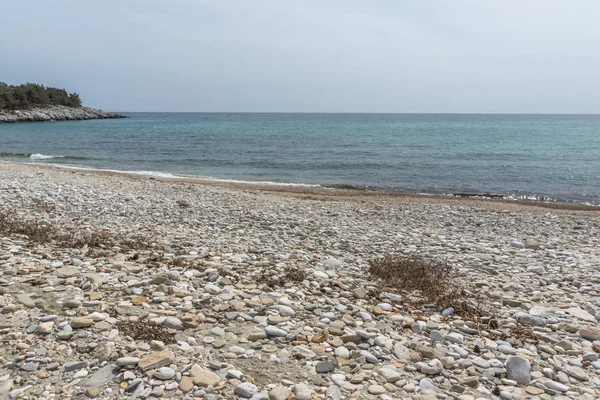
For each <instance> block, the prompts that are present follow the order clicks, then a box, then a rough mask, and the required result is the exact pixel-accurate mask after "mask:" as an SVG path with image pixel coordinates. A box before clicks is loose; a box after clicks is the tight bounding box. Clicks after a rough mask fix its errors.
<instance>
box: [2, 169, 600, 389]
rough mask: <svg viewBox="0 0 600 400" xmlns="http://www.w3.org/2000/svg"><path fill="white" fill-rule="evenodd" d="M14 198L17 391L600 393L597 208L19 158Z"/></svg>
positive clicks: (9, 253) (5, 181) (5, 182)
mask: <svg viewBox="0 0 600 400" xmlns="http://www.w3.org/2000/svg"><path fill="white" fill-rule="evenodd" d="M0 204H1V209H0V210H1V211H2V213H0V231H1V230H2V229H4V232H5V233H0V238H1V240H0V267H1V268H0V308H1V310H2V313H3V319H4V321H3V324H2V326H1V327H0V331H1V333H2V334H3V335H4V337H6V338H7V341H6V343H5V345H4V346H2V347H1V348H0V357H2V358H3V359H4V360H9V361H7V362H6V363H5V366H6V367H5V369H4V370H3V371H4V372H2V374H1V375H2V376H3V378H2V379H3V381H1V382H0V396H3V395H4V394H8V393H10V394H11V396H13V397H15V398H16V397H18V396H19V395H20V394H22V393H24V392H26V395H33V396H35V395H38V394H40V393H42V392H43V391H44V390H47V391H50V392H52V393H55V394H56V395H57V397H60V398H63V397H64V398H68V397H71V398H84V397H86V396H87V397H93V398H106V399H109V398H115V397H118V398H128V397H130V396H134V397H159V398H165V399H181V398H186V396H187V397H189V398H191V397H192V395H193V397H198V398H202V397H206V396H205V395H206V393H207V391H209V392H211V393H213V394H214V395H215V398H224V399H225V398H226V399H230V398H234V397H235V396H237V397H242V398H250V397H252V395H253V394H256V393H261V396H262V397H259V398H268V396H271V398H275V399H286V398H288V397H289V394H291V393H294V394H295V396H296V398H298V399H305V400H309V399H311V398H319V399H325V398H327V397H329V398H331V399H336V400H340V399H341V398H342V393H343V394H344V396H345V397H346V398H365V399H376V398H412V397H414V396H418V398H438V397H441V396H442V395H444V397H447V396H446V394H447V393H457V392H460V393H461V394H462V395H463V397H464V396H469V397H464V398H470V399H473V398H490V397H492V395H493V393H494V392H495V391H496V390H501V391H502V392H507V393H510V394H511V398H515V399H517V398H525V397H527V396H529V395H532V394H536V395H540V394H547V395H548V397H549V396H560V395H563V394H564V393H570V394H574V395H573V396H570V397H579V398H584V399H593V398H594V397H597V396H598V395H599V394H600V387H599V386H598V385H597V384H596V383H595V382H596V379H597V378H596V377H597V374H598V373H599V372H600V363H598V362H596V361H598V358H597V354H596V352H597V350H598V349H599V348H600V330H598V329H597V325H598V321H599V320H600V312H599V311H598V310H597V307H598V306H597V299H598V296H600V280H599V279H598V278H597V277H595V275H594V273H593V271H596V270H597V269H598V268H600V236H599V235H598V232H600V214H599V213H597V212H595V211H581V210H572V209H548V208H544V207H540V205H539V204H535V203H534V204H528V205H523V204H513V203H511V202H506V201H500V200H481V199H464V198H457V199H449V198H443V197H430V196H416V195H413V196H402V195H394V196H392V195H389V194H381V193H371V192H365V191H355V190H348V189H328V188H312V187H303V188H298V187H273V186H255V185H250V184H240V183H232V182H229V183H227V182H216V181H205V182H200V181H197V180H190V181H187V180H186V181H182V180H176V179H172V178H153V179H150V178H148V177H144V176H140V175H135V174H129V175H127V174H122V173H116V172H111V171H104V172H102V171H85V170H67V169H63V168H57V167H55V166H48V165H27V164H16V163H4V162H2V163H0ZM44 232H49V236H48V234H45V233H44ZM385 254H394V255H397V256H408V255H414V254H418V255H421V256H422V257H423V259H425V260H440V262H443V263H445V265H447V266H451V267H452V268H453V271H454V272H453V273H454V274H455V279H454V280H452V281H451V283H452V285H456V287H457V288H460V289H462V290H463V292H462V293H463V297H464V301H465V302H466V303H460V304H470V305H471V307H473V308H474V309H475V307H477V308H476V310H478V311H477V313H475V314H472V313H470V312H466V313H465V310H461V309H458V308H456V309H455V308H446V307H445V306H444V307H441V305H440V304H436V303H430V302H423V301H422V296H423V295H424V294H423V293H422V292H420V291H414V290H408V289H407V288H404V287H399V286H394V285H390V282H386V281H384V280H382V279H380V278H378V277H377V276H375V275H372V274H371V269H370V265H371V262H372V261H373V260H376V259H379V258H381V257H383V256H384V255H385ZM419 276H420V275H419ZM442 278H443V276H441V275H440V276H438V275H435V276H433V277H432V278H430V279H433V280H434V284H435V285H436V287H437V284H438V283H440V284H442V283H443V282H442V281H441V279H442ZM480 305H481V308H480ZM467 311H468V309H467ZM492 321H493V322H492ZM68 343H77V351H68V350H70V349H71V348H72V347H71V346H70V345H69V344H68ZM562 346H565V348H566V349H565V348H563V347H562ZM44 349H46V352H44ZM48 349H53V351H52V352H50V351H47V350H48ZM561 349H562V350H561ZM582 358H584V359H585V360H587V361H586V362H583V363H579V364H577V360H580V359H582ZM594 359H595V360H596V361H592V360H594ZM556 360H558V361H560V362H557V361H556ZM563 374H564V377H563V378H561V379H560V380H559V379H558V378H556V376H563ZM565 378H566V379H565ZM152 393H153V394H152ZM381 394H384V395H385V396H387V397H385V396H384V397H378V396H379V395H381ZM142 395H143V396H142ZM505 397H507V396H505Z"/></svg>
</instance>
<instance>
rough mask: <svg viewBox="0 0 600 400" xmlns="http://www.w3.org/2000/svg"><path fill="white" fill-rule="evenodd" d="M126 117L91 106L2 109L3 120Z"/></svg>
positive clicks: (28, 120)
mask: <svg viewBox="0 0 600 400" xmlns="http://www.w3.org/2000/svg"><path fill="white" fill-rule="evenodd" d="M106 118H126V117H125V116H123V115H119V114H113V113H108V112H105V111H102V110H96V109H95V108H89V107H66V106H46V107H40V108H32V109H30V110H15V111H0V123H2V122H35V121H68V120H82V119H106Z"/></svg>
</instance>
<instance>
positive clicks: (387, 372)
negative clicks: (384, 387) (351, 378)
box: [377, 368, 402, 383]
mask: <svg viewBox="0 0 600 400" xmlns="http://www.w3.org/2000/svg"><path fill="white" fill-rule="evenodd" d="M377 372H378V373H379V375H381V376H382V377H383V379H385V380H386V381H387V382H389V383H394V382H397V381H399V380H400V379H401V378H402V375H400V373H399V372H398V371H395V370H393V369H391V368H380V369H379V371H377Z"/></svg>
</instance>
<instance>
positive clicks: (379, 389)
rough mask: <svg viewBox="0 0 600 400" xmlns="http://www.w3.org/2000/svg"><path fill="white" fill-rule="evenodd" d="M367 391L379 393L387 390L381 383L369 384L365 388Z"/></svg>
mask: <svg viewBox="0 0 600 400" xmlns="http://www.w3.org/2000/svg"><path fill="white" fill-rule="evenodd" d="M367 392H369V393H370V394H374V395H380V394H384V393H385V392H387V390H385V388H384V387H383V386H381V385H371V386H369V387H368V388H367Z"/></svg>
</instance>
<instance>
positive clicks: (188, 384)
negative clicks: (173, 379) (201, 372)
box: [179, 376, 194, 393]
mask: <svg viewBox="0 0 600 400" xmlns="http://www.w3.org/2000/svg"><path fill="white" fill-rule="evenodd" d="M193 388H194V379H193V378H192V377H191V376H182V377H181V381H180V382H179V390H181V391H182V392H183V393H187V392H189V391H191V390H192V389H193Z"/></svg>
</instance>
